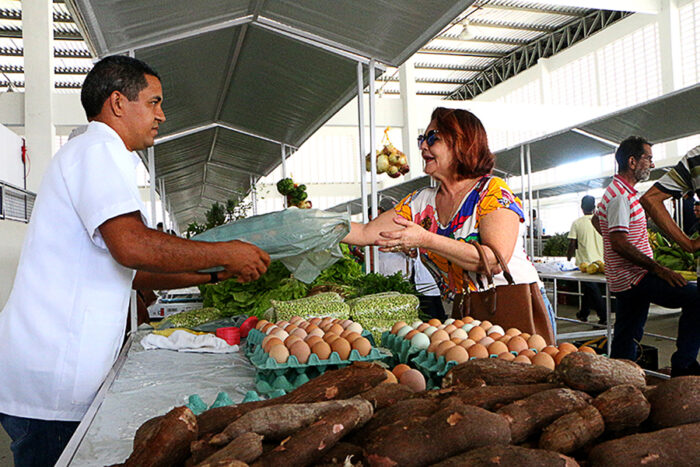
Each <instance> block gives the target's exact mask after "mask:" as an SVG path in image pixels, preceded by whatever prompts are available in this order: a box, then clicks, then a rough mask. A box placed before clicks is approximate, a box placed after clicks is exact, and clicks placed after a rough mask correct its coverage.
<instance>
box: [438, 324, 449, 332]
mask: <svg viewBox="0 0 700 467" xmlns="http://www.w3.org/2000/svg"><path fill="white" fill-rule="evenodd" d="M446 327H447V325H446V324H441V325H440V326H438V327H437V328H438V329H445V328H446ZM445 332H447V331H445Z"/></svg>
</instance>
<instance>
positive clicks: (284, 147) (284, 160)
mask: <svg viewBox="0 0 700 467" xmlns="http://www.w3.org/2000/svg"><path fill="white" fill-rule="evenodd" d="M280 148H281V149H282V178H287V145H286V144H284V143H283V144H281V145H280ZM282 208H284V209H286V208H287V197H286V196H284V195H283V196H282Z"/></svg>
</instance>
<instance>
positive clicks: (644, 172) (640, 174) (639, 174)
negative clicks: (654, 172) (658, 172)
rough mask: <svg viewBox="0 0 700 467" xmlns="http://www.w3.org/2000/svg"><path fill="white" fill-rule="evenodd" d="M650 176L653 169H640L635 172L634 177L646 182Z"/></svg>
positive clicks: (638, 180)
mask: <svg viewBox="0 0 700 467" xmlns="http://www.w3.org/2000/svg"><path fill="white" fill-rule="evenodd" d="M649 176H651V169H639V170H635V172H634V178H635V179H637V182H646V181H647V180H649Z"/></svg>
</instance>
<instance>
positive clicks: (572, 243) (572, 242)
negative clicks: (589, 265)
mask: <svg viewBox="0 0 700 467" xmlns="http://www.w3.org/2000/svg"><path fill="white" fill-rule="evenodd" d="M577 248H578V240H576V239H575V238H570V239H569V248H568V249H567V250H566V260H567V261H571V258H573V257H574V256H576V249H577Z"/></svg>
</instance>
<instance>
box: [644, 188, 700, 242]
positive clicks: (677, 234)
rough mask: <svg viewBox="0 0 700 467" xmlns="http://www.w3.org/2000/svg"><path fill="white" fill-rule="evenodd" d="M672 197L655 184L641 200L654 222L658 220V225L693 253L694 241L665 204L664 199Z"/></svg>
mask: <svg viewBox="0 0 700 467" xmlns="http://www.w3.org/2000/svg"><path fill="white" fill-rule="evenodd" d="M670 197H671V195H670V194H668V193H664V192H663V191H661V190H659V188H658V187H656V185H654V186H652V187H651V188H650V189H649V191H647V192H646V193H645V194H644V196H642V198H641V199H640V202H641V203H642V206H643V207H644V210H645V211H646V213H647V214H649V216H651V218H652V219H654V222H656V225H658V226H659V228H660V229H661V230H663V231H664V232H666V233H667V234H668V235H669V236H670V237H671V238H672V239H673V240H675V242H676V243H678V245H679V246H680V247H681V248H683V249H684V250H685V251H689V252H691V253H692V252H693V251H695V249H696V248H695V246H694V245H693V241H692V240H691V239H690V238H689V237H688V236H687V235H686V234H685V233H683V231H682V230H681V229H680V227H678V224H676V223H675V222H674V221H673V219H672V218H671V214H669V212H668V210H667V209H666V206H664V201H665V200H667V199H668V198H670ZM698 246H700V244H699V245H698Z"/></svg>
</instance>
